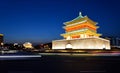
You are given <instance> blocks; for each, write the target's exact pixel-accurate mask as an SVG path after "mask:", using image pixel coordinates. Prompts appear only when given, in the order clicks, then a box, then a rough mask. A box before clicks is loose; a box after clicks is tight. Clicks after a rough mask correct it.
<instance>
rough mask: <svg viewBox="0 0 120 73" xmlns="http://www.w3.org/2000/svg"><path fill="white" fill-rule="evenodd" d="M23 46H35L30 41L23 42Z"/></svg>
mask: <svg viewBox="0 0 120 73" xmlns="http://www.w3.org/2000/svg"><path fill="white" fill-rule="evenodd" d="M23 46H24V47H25V48H33V46H32V43H30V42H25V43H24V44H23Z"/></svg>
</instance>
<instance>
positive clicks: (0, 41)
mask: <svg viewBox="0 0 120 73" xmlns="http://www.w3.org/2000/svg"><path fill="white" fill-rule="evenodd" d="M3 42H4V40H3V34H0V46H2V45H3V44H4V43H3Z"/></svg>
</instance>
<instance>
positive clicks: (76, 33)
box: [61, 12, 101, 39]
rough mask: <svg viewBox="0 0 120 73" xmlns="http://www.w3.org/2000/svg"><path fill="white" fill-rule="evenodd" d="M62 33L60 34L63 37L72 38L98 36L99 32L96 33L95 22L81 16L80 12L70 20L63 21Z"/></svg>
mask: <svg viewBox="0 0 120 73" xmlns="http://www.w3.org/2000/svg"><path fill="white" fill-rule="evenodd" d="M64 24H65V26H64V27H63V28H64V29H65V32H66V33H64V34H61V36H63V37H64V38H65V39H74V38H89V37H99V36H101V34H98V33H97V28H98V26H96V24H97V23H96V22H94V21H92V20H91V19H90V18H88V17H87V16H82V14H81V12H80V13H79V16H78V17H77V18H75V19H73V20H71V21H68V22H65V23H64Z"/></svg>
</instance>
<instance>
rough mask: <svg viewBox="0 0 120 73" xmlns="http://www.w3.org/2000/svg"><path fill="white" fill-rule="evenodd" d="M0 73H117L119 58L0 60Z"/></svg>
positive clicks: (118, 70)
mask: <svg viewBox="0 0 120 73" xmlns="http://www.w3.org/2000/svg"><path fill="white" fill-rule="evenodd" d="M0 71H1V72H0V73H118V72H120V56H72V55H71V56H70V55H69V56H62V55H42V57H39V58H31V59H23V60H22V59H21V60H17V59H16V60H0Z"/></svg>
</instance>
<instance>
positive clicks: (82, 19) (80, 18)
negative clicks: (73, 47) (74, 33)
mask: <svg viewBox="0 0 120 73" xmlns="http://www.w3.org/2000/svg"><path fill="white" fill-rule="evenodd" d="M87 21H89V22H91V23H92V24H94V25H96V24H97V22H94V21H93V20H91V19H90V18H88V17H87V16H82V14H81V12H80V13H79V16H78V17H76V18H75V19H73V20H71V21H68V22H65V23H64V24H65V25H69V24H74V23H78V22H87Z"/></svg>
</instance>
